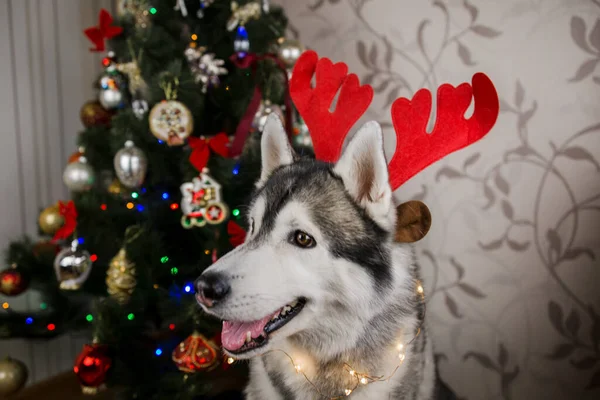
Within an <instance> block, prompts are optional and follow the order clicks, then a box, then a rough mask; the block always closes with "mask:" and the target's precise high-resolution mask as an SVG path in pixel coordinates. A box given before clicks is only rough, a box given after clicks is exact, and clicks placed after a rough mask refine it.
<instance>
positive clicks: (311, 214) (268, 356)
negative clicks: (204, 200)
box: [196, 117, 437, 400]
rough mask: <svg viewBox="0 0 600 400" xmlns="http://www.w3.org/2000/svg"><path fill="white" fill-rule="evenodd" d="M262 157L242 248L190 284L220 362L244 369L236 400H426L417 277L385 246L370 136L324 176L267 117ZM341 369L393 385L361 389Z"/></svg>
mask: <svg viewBox="0 0 600 400" xmlns="http://www.w3.org/2000/svg"><path fill="white" fill-rule="evenodd" d="M261 151H262V172H261V177H260V179H259V181H258V182H257V184H256V192H255V194H254V196H253V199H252V203H251V206H250V209H249V213H248V215H249V221H248V225H249V230H248V233H247V237H246V239H245V242H244V243H243V244H242V245H240V246H239V247H237V248H236V249H235V250H233V251H231V252H230V253H228V254H227V255H225V256H224V257H223V258H221V259H220V260H219V261H217V262H216V263H215V264H213V265H212V266H211V267H209V268H208V269H207V270H206V271H205V272H204V273H203V274H202V275H201V276H200V278H199V279H198V280H197V282H196V287H197V299H198V302H199V303H200V304H201V306H202V307H203V309H204V310H205V311H206V312H208V313H210V314H212V315H214V316H217V317H218V318H220V319H222V320H223V331H222V345H223V348H224V351H225V352H226V353H227V354H228V355H230V356H231V357H234V358H235V359H239V360H244V359H250V360H251V361H250V382H249V384H248V387H247V388H246V392H245V393H246V398H247V399H248V400H307V399H319V400H320V399H330V398H333V397H338V396H342V397H343V396H344V395H346V394H348V393H349V392H347V389H351V390H352V392H351V394H350V395H349V398H350V399H355V400H363V399H369V400H380V399H384V400H385V399H417V400H429V399H433V398H434V396H435V395H436V394H435V392H436V390H437V389H436V369H435V365H434V360H433V351H432V347H431V342H430V341H429V340H428V336H427V331H426V329H425V327H424V325H423V321H422V319H423V317H424V309H423V305H422V302H421V298H420V297H419V296H418V294H417V291H416V288H417V286H418V284H419V283H418V282H419V279H420V277H419V268H418V267H417V265H416V264H415V257H414V253H413V250H412V248H411V247H410V245H406V244H398V243H394V242H393V232H394V229H395V223H396V213H395V205H394V201H393V198H392V190H391V187H390V184H389V181H388V168H387V163H386V159H385V155H384V151H383V139H382V133H381V129H380V127H379V125H378V124H377V123H376V122H368V123H366V124H365V125H364V126H363V127H362V128H361V129H360V130H359V131H358V132H357V133H356V135H355V136H354V137H353V138H352V140H351V141H350V142H349V144H348V145H347V147H346V149H345V150H344V152H343V154H342V156H341V158H340V160H339V161H338V162H337V163H336V164H335V165H333V164H328V163H324V162H320V161H315V160H312V159H299V158H298V157H296V156H295V154H294V152H293V150H292V148H291V146H290V144H289V142H288V139H287V136H286V134H285V131H284V129H283V126H282V124H281V122H280V120H279V119H278V118H277V117H271V118H269V120H268V122H267V124H266V126H265V128H264V132H263V137H262V142H261ZM415 337H416V338H415ZM414 338H415V339H414ZM413 339H414V340H413ZM400 344H402V345H403V346H404V348H403V350H402V352H403V353H402V354H404V359H403V361H402V362H401V360H400V359H399V357H400V358H401V357H402V356H401V355H400V354H399V351H398V348H401V347H402V346H399V345H400ZM279 350H281V351H279ZM290 357H291V359H292V360H293V362H294V363H295V365H294V364H292V362H291V361H290ZM398 365H400V366H399V368H398V369H397V370H396V371H395V373H394V370H395V369H396V367H398ZM349 368H352V369H353V370H355V371H356V372H360V373H364V374H368V375H369V376H371V377H388V376H389V375H392V373H394V374H393V376H392V378H391V379H390V380H389V381H387V382H372V383H369V384H367V385H363V384H360V382H359V381H358V380H357V377H356V375H355V374H351V373H349ZM309 380H310V381H309Z"/></svg>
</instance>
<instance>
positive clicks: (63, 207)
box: [52, 200, 77, 242]
mask: <svg viewBox="0 0 600 400" xmlns="http://www.w3.org/2000/svg"><path fill="white" fill-rule="evenodd" d="M58 212H59V213H60V215H62V216H63V218H64V220H65V223H64V224H63V226H61V228H60V229H59V230H57V231H56V233H55V234H54V237H53V238H52V241H53V242H56V241H58V240H62V239H66V238H68V237H69V236H71V235H72V234H73V232H75V227H76V226H77V209H76V208H75V203H74V202H73V200H70V201H69V202H68V203H63V202H62V201H59V202H58Z"/></svg>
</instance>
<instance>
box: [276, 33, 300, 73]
mask: <svg viewBox="0 0 600 400" xmlns="http://www.w3.org/2000/svg"><path fill="white" fill-rule="evenodd" d="M304 50H305V49H304V46H303V45H302V44H301V43H300V42H299V41H297V40H294V39H281V40H280V41H279V48H278V49H277V58H278V59H279V60H280V61H281V62H283V63H284V64H285V66H286V68H288V69H290V68H292V67H293V66H294V65H296V61H298V58H300V55H301V54H302V53H303V52H304Z"/></svg>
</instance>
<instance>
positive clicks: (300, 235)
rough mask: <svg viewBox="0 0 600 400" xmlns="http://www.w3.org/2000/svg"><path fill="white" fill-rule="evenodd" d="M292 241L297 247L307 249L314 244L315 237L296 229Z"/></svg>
mask: <svg viewBox="0 0 600 400" xmlns="http://www.w3.org/2000/svg"><path fill="white" fill-rule="evenodd" d="M294 243H295V244H296V245H297V246H299V247H302V248H305V249H307V248H309V247H313V246H314V245H315V239H313V238H312V236H310V235H309V234H308V233H306V232H302V231H296V232H294Z"/></svg>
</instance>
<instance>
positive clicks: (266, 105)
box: [252, 100, 285, 132]
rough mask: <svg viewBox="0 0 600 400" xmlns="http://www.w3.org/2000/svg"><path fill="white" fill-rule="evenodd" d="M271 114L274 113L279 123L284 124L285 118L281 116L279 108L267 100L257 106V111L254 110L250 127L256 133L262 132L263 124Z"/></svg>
mask: <svg viewBox="0 0 600 400" xmlns="http://www.w3.org/2000/svg"><path fill="white" fill-rule="evenodd" d="M273 113H275V115H277V116H278V117H279V119H281V123H285V122H284V121H285V118H284V116H283V111H282V110H281V107H279V106H278V105H277V104H272V103H271V102H270V101H269V100H262V101H261V102H260V105H259V106H258V110H256V114H254V118H253V119H252V127H253V128H254V129H256V130H257V131H259V132H262V131H263V129H264V127H265V124H266V123H267V118H268V117H269V115H271V114H273Z"/></svg>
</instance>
